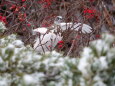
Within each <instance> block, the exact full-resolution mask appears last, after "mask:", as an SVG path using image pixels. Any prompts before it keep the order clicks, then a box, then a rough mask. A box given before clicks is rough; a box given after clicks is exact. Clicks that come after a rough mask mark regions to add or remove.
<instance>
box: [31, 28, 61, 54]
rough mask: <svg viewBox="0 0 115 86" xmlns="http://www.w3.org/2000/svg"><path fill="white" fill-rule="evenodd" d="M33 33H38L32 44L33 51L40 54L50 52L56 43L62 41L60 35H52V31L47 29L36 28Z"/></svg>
mask: <svg viewBox="0 0 115 86" xmlns="http://www.w3.org/2000/svg"><path fill="white" fill-rule="evenodd" d="M33 32H34V33H37V32H39V33H40V35H38V37H37V38H36V40H35V44H34V49H35V50H36V51H37V52H38V53H40V54H43V53H45V52H47V51H52V50H53V49H54V47H55V46H56V45H57V43H58V41H60V40H61V39H62V37H61V36H60V35H57V34H54V33H53V30H51V31H48V29H47V28H45V27H41V28H37V29H35V30H33Z"/></svg>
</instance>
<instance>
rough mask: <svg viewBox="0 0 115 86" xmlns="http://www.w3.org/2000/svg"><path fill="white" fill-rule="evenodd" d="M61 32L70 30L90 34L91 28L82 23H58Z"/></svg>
mask: <svg viewBox="0 0 115 86" xmlns="http://www.w3.org/2000/svg"><path fill="white" fill-rule="evenodd" d="M59 26H60V28H61V30H62V31H65V30H66V29H71V30H75V31H79V30H80V29H81V31H82V33H91V32H92V28H91V27H90V26H89V25H87V24H82V23H75V24H73V23H60V24H59Z"/></svg>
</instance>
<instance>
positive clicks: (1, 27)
mask: <svg viewBox="0 0 115 86" xmlns="http://www.w3.org/2000/svg"><path fill="white" fill-rule="evenodd" d="M5 30H6V27H5V26H4V23H3V22H0V32H4V31H5Z"/></svg>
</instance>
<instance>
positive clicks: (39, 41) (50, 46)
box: [33, 16, 92, 54]
mask: <svg viewBox="0 0 115 86" xmlns="http://www.w3.org/2000/svg"><path fill="white" fill-rule="evenodd" d="M52 28H53V30H48V28H46V27H40V28H37V29H34V30H33V34H34V35H35V34H37V33H39V35H38V36H37V37H36V39H35V43H34V49H35V50H36V51H37V52H38V53H41V54H43V53H45V52H47V51H52V50H54V47H55V46H56V45H57V43H58V41H60V40H62V37H61V35H60V34H55V33H54V31H57V28H60V29H61V30H62V31H65V30H66V29H69V28H70V29H71V30H75V31H79V29H81V32H82V33H84V34H85V33H91V32H92V28H91V27H90V26H89V25H87V24H81V23H75V24H73V23H65V22H62V16H57V17H56V18H55V20H54V25H52Z"/></svg>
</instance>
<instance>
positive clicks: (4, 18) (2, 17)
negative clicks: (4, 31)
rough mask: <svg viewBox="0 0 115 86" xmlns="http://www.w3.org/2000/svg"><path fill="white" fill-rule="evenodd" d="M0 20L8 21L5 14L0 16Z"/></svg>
mask: <svg viewBox="0 0 115 86" xmlns="http://www.w3.org/2000/svg"><path fill="white" fill-rule="evenodd" d="M0 21H2V22H4V23H5V24H6V23H7V20H6V17H5V16H0Z"/></svg>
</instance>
